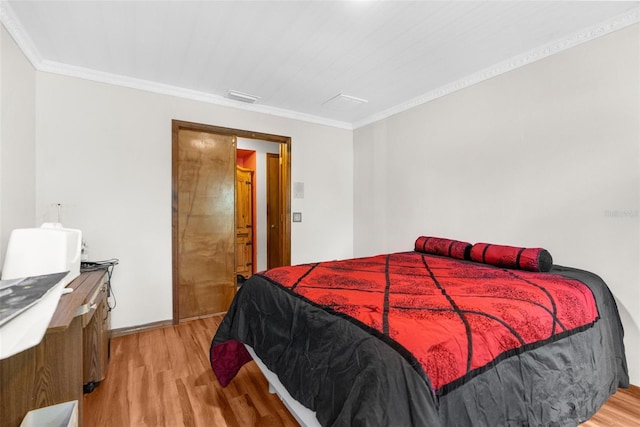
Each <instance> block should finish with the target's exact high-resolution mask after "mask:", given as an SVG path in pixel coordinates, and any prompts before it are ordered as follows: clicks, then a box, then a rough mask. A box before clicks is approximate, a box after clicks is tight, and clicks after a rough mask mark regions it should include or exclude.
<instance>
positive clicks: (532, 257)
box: [471, 243, 553, 272]
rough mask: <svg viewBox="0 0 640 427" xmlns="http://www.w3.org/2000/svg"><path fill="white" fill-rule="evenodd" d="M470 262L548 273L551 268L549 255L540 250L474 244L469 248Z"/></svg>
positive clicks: (544, 250)
mask: <svg viewBox="0 0 640 427" xmlns="http://www.w3.org/2000/svg"><path fill="white" fill-rule="evenodd" d="M471 260H472V261H475V262H483V263H485V264H491V265H495V266H497V267H503V268H517V269H520V270H527V271H543V272H546V271H549V270H551V267H553V258H551V254H550V253H549V252H548V251H547V250H546V249H542V248H518V247H513V246H504V245H493V244H489V243H476V244H475V245H473V247H472V248H471Z"/></svg>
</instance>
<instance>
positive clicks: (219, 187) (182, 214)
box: [176, 129, 235, 319]
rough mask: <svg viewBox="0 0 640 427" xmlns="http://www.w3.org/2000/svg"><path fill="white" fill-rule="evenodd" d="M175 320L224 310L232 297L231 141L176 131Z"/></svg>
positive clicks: (233, 179) (233, 158)
mask: <svg viewBox="0 0 640 427" xmlns="http://www.w3.org/2000/svg"><path fill="white" fill-rule="evenodd" d="M177 156H178V158H177V161H178V168H177V169H178V170H177V211H178V212H177V228H178V229H177V234H178V236H177V238H178V241H177V245H178V248H177V250H178V253H177V266H176V267H177V270H178V271H177V280H178V296H179V297H178V299H179V303H178V313H179V318H180V319H188V318H192V317H198V316H203V315H207V314H213V313H220V312H223V311H226V310H227V309H228V308H229V305H230V304H231V300H232V299H233V296H234V294H235V272H234V270H235V268H234V259H235V214H234V212H235V137H233V136H229V135H218V134H214V133H208V132H202V131H194V130H187V129H180V130H179V132H178V147H177Z"/></svg>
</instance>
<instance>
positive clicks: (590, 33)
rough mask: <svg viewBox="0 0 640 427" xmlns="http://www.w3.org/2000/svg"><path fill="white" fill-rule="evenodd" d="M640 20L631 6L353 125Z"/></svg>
mask: <svg viewBox="0 0 640 427" xmlns="http://www.w3.org/2000/svg"><path fill="white" fill-rule="evenodd" d="M638 22H640V7H638V8H635V9H632V10H630V11H629V12H627V13H624V14H622V15H618V16H616V17H614V18H612V19H610V20H608V21H605V22H602V23H600V24H598V25H595V26H593V27H590V28H587V29H583V30H581V31H578V32H576V33H573V34H571V35H569V36H567V37H565V38H562V39H559V40H556V41H553V42H551V43H548V44H545V45H543V46H539V47H537V48H535V49H533V50H530V51H529V52H525V53H523V54H520V55H517V56H514V57H513V58H509V59H507V60H505V61H502V62H499V63H497V64H494V65H492V66H490V67H487V68H485V69H484V70H480V71H478V72H475V73H473V74H471V75H468V76H466V77H463V78H461V79H459V80H456V81H454V82H451V83H449V84H447V85H444V86H441V87H439V88H436V89H434V90H432V91H430V92H427V93H425V94H422V95H420V96H417V97H415V98H413V99H411V100H409V101H407V102H403V103H402V104H398V105H396V106H395V107H391V108H389V109H386V110H384V111H381V112H379V113H377V114H374V115H372V116H369V117H367V118H366V119H363V120H360V121H357V122H354V123H353V128H354V129H358V128H361V127H363V126H366V125H368V124H371V123H374V122H377V121H379V120H383V119H386V118H388V117H391V116H393V115H395V114H398V113H401V112H403V111H406V110H409V109H411V108H414V107H417V106H418V105H422V104H426V103H427V102H430V101H433V100H435V99H438V98H441V97H443V96H446V95H448V94H450V93H453V92H457V91H459V90H461V89H464V88H467V87H469V86H472V85H475V84H477V83H480V82H483V81H485V80H489V79H491V78H493V77H496V76H499V75H500V74H504V73H506V72H509V71H512V70H515V69H517V68H520V67H523V66H525V65H528V64H531V63H533V62H536V61H539V60H541V59H544V58H547V57H549V56H551V55H555V54H556V53H559V52H562V51H564V50H567V49H569V48H572V47H574V46H577V45H579V44H582V43H585V42H588V41H591V40H593V39H596V38H598V37H601V36H604V35H606V34H609V33H612V32H614V31H617V30H620V29H622V28H625V27H628V26H630V25H633V24H636V23H638Z"/></svg>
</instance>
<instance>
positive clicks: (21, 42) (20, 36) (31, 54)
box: [0, 0, 42, 70]
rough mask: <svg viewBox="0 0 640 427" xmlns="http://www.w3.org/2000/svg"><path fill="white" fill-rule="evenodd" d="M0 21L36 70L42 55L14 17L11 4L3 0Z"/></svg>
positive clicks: (0, 8)
mask: <svg viewBox="0 0 640 427" xmlns="http://www.w3.org/2000/svg"><path fill="white" fill-rule="evenodd" d="M0 22H2V25H4V27H5V28H6V29H7V32H8V33H9V34H10V35H11V37H13V40H15V42H16V44H17V45H18V47H19V48H20V50H22V53H24V55H25V56H26V57H27V59H28V60H29V62H31V65H33V67H34V68H35V69H36V70H37V69H38V65H39V64H40V63H41V62H42V56H41V55H40V52H38V49H36V47H35V45H34V44H33V41H32V40H31V38H30V37H29V35H28V34H27V32H26V31H24V29H23V27H22V24H20V21H19V20H18V18H16V14H15V13H14V11H13V9H12V8H11V5H10V4H9V2H8V1H5V0H0Z"/></svg>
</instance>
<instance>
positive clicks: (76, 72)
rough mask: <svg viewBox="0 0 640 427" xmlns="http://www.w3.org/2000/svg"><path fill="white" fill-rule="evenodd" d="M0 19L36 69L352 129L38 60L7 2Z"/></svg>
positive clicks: (1, 7)
mask: <svg viewBox="0 0 640 427" xmlns="http://www.w3.org/2000/svg"><path fill="white" fill-rule="evenodd" d="M0 21H1V22H2V24H3V25H4V26H5V28H6V29H7V31H8V32H9V34H10V35H11V37H13V39H14V40H15V42H16V44H17V45H18V47H20V49H21V50H22V52H23V53H24V55H25V56H26V57H27V59H28V60H29V61H30V62H31V64H32V65H33V67H34V68H35V69H36V70H37V71H41V72H47V73H53V74H59V75H63V76H68V77H76V78H79V79H83V80H89V81H94V82H100V83H106V84H110V85H115V86H122V87H127V88H131V89H138V90H143V91H146V92H152V93H157V94H161V95H169V96H175V97H178V98H184V99H191V100H194V101H200V102H206V103H209V104H215V105H219V106H223V107H230V108H237V109H240V110H245V111H252V112H256V113H263V114H268V115H272V116H277V117H283V118H287V119H293V120H300V121H304V122H308V123H314V124H319V125H324V126H330V127H334V128H339V129H347V130H353V126H352V125H351V123H349V122H343V121H339V120H332V119H328V118H325V117H319V116H314V115H311V114H305V113H300V112H297V111H292V110H286V109H284V108H277V107H271V106H267V105H262V104H247V103H245V102H240V101H234V100H232V99H228V98H226V97H223V96H220V95H215V94H211V93H207V92H202V91H197V90H191V89H185V88H181V87H178V86H172V85H167V84H163V83H157V82H153V81H149V80H142V79H136V78H132V77H127V76H122V75H117V74H111V73H105V72H102V71H97V70H93V69H90V68H84V67H77V66H73V65H68V64H63V63H60V62H55V61H49V60H44V59H42V55H41V54H40V52H39V51H38V49H37V48H36V46H35V44H34V43H33V41H32V40H31V38H30V37H29V36H28V34H27V32H26V31H25V30H24V28H23V27H22V24H21V23H20V21H19V19H18V18H17V17H16V15H15V13H14V11H13V9H12V8H11V5H10V4H9V3H8V2H7V1H5V0H0Z"/></svg>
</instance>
